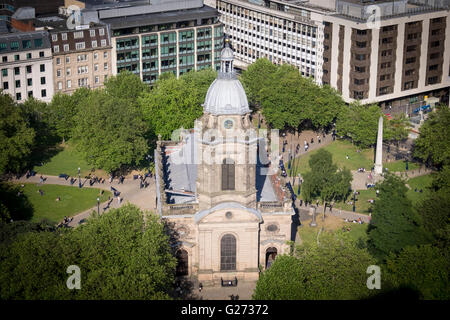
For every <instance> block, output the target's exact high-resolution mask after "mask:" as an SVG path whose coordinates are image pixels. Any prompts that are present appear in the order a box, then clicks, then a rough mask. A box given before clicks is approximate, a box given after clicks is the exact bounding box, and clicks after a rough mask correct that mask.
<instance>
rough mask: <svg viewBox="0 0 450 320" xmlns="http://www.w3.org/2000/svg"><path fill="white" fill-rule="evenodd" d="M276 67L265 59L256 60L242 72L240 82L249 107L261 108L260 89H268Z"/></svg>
mask: <svg viewBox="0 0 450 320" xmlns="http://www.w3.org/2000/svg"><path fill="white" fill-rule="evenodd" d="M277 69H278V67H277V66H276V65H275V64H273V63H272V62H270V61H269V60H268V59H267V58H261V59H257V60H256V61H255V62H254V63H252V64H251V65H249V66H248V68H247V70H245V71H244V72H242V75H241V78H240V80H241V82H242V85H243V86H244V89H245V92H246V94H247V99H248V102H249V103H250V105H252V106H256V107H260V106H261V101H262V99H261V89H263V88H267V87H270V85H271V84H272V77H273V74H274V73H275V72H276V71H277Z"/></svg>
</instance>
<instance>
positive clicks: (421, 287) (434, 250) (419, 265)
mask: <svg viewBox="0 0 450 320" xmlns="http://www.w3.org/2000/svg"><path fill="white" fill-rule="evenodd" d="M449 270H450V251H449V248H448V247H446V248H438V247H434V246H432V245H423V246H412V247H406V248H404V249H403V250H402V251H401V252H400V253H399V254H398V255H394V254H391V255H390V256H389V257H388V259H387V261H386V264H385V265H384V266H383V269H382V274H383V277H382V287H383V286H386V287H387V288H388V289H391V290H392V289H396V288H408V289H412V290H414V291H417V292H419V293H420V297H421V298H423V299H427V300H429V299H433V300H435V299H438V300H448V299H450V280H449V279H450V273H449Z"/></svg>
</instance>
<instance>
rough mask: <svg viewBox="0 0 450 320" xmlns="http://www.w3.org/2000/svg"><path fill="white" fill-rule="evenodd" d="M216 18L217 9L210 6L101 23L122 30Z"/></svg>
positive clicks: (111, 19) (112, 19) (104, 19)
mask: <svg viewBox="0 0 450 320" xmlns="http://www.w3.org/2000/svg"><path fill="white" fill-rule="evenodd" d="M216 16H218V12H217V10H216V9H214V8H211V7H209V6H203V7H202V8H196V9H188V10H180V11H169V12H157V13H148V14H141V15H130V16H123V17H118V18H103V19H101V21H102V22H104V23H108V24H110V25H111V28H112V29H120V28H133V27H139V26H147V25H155V24H163V23H175V22H182V21H188V20H194V19H206V18H212V17H216Z"/></svg>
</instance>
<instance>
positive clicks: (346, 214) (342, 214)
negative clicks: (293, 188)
mask: <svg viewBox="0 0 450 320" xmlns="http://www.w3.org/2000/svg"><path fill="white" fill-rule="evenodd" d="M295 205H296V206H297V208H298V209H299V210H300V211H301V213H300V221H302V220H308V219H311V216H310V215H309V209H310V208H311V207H316V219H322V215H323V206H321V205H319V206H315V205H312V206H311V205H308V206H306V207H305V206H304V205H303V206H299V201H298V200H296V203H295ZM329 215H331V216H335V217H338V218H342V219H348V220H349V221H353V220H358V219H359V218H360V219H361V220H362V221H363V222H364V223H369V222H370V216H369V215H367V214H363V213H359V212H353V211H347V210H342V209H338V208H333V209H332V211H330V208H327V210H326V211H325V218H326V216H329Z"/></svg>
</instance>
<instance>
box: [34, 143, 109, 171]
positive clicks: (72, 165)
mask: <svg viewBox="0 0 450 320" xmlns="http://www.w3.org/2000/svg"><path fill="white" fill-rule="evenodd" d="M78 168H81V176H82V177H84V176H86V175H88V174H89V173H90V172H91V168H92V166H90V165H88V164H87V162H86V161H85V160H84V159H83V158H82V157H81V154H80V153H79V152H78V151H77V150H75V147H74V146H72V145H70V144H65V145H64V149H63V150H62V151H61V152H59V153H58V154H56V155H55V156H53V157H52V158H51V159H50V160H49V161H48V162H46V163H44V165H43V166H35V167H34V168H33V170H34V171H36V172H37V173H38V174H44V175H51V176H57V175H59V174H60V173H65V174H68V175H69V176H78ZM95 175H96V176H102V177H106V176H107V175H106V173H105V172H104V171H102V170H96V171H95Z"/></svg>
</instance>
